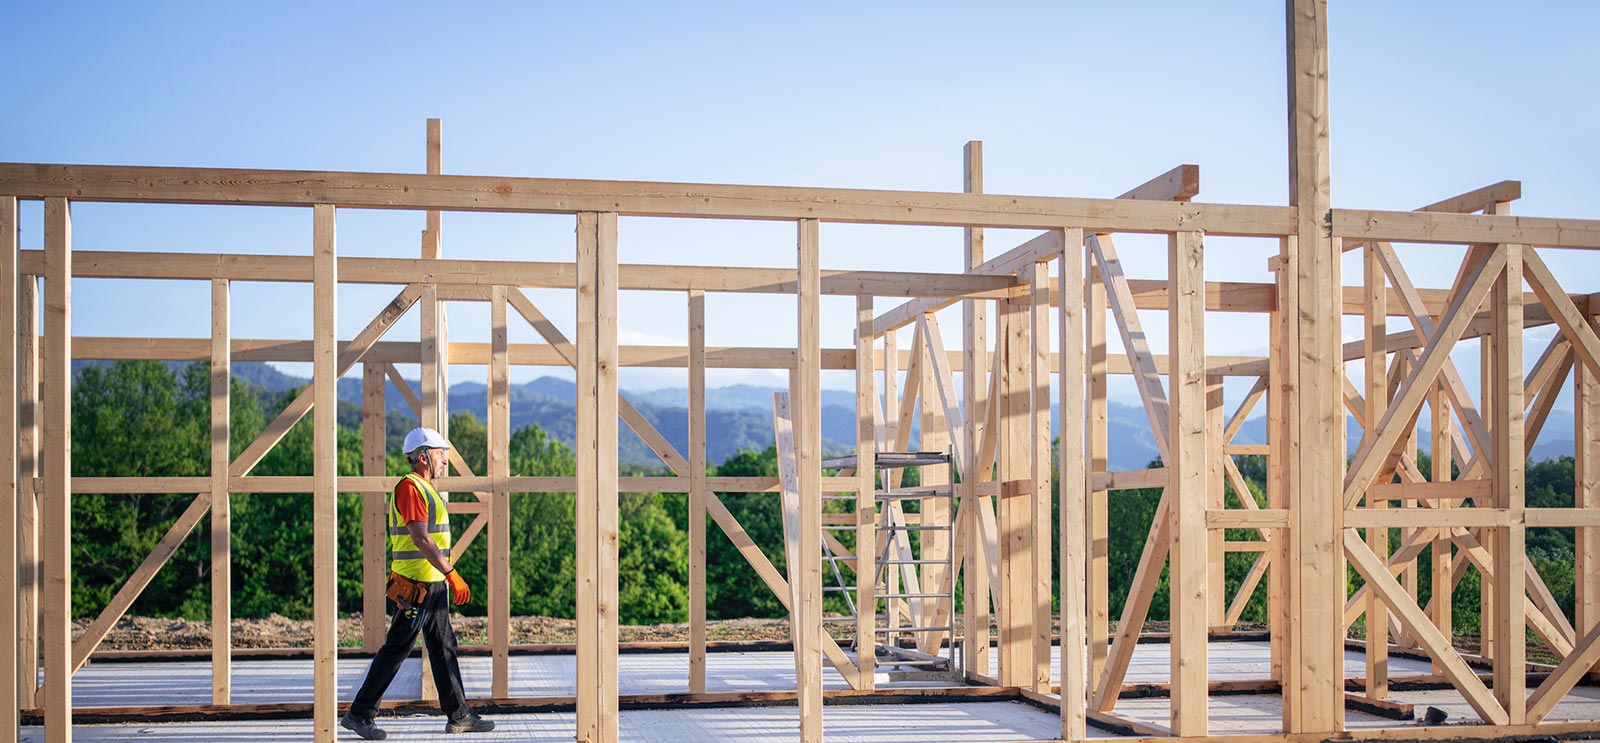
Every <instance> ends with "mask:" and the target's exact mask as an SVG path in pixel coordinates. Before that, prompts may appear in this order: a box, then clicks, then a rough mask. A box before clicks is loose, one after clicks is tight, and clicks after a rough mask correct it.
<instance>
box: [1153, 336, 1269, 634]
mask: <svg viewBox="0 0 1600 743" xmlns="http://www.w3.org/2000/svg"><path fill="white" fill-rule="evenodd" d="M1202 324H1204V323H1203V320H1202ZM1222 406H1223V395H1222V377H1220V376H1217V375H1214V374H1213V375H1207V376H1206V381H1205V410H1206V420H1205V431H1206V448H1207V449H1209V450H1210V451H1211V452H1212V454H1211V456H1209V457H1207V458H1206V462H1205V466H1206V473H1205V477H1206V510H1213V509H1215V510H1218V511H1220V510H1222V509H1224V508H1227V507H1228V504H1227V499H1226V498H1225V497H1223V496H1224V491H1223V477H1224V473H1223V466H1222V457H1224V456H1226V455H1225V454H1223V453H1222V427H1223V425H1224V421H1223V410H1222ZM1169 413H1170V411H1169ZM1238 495H1239V497H1240V498H1249V497H1250V494H1249V493H1239V494H1238ZM1226 536H1227V535H1226V533H1224V531H1223V530H1222V529H1208V530H1207V531H1206V594H1207V601H1206V621H1207V623H1208V624H1209V625H1210V627H1211V629H1212V630H1214V631H1217V632H1226V631H1227V630H1228V629H1229V626H1228V622H1227V617H1228V587H1227V570H1226V566H1227V552H1226V550H1227V545H1226V544H1225V542H1227V539H1226V538H1225V537H1226Z"/></svg>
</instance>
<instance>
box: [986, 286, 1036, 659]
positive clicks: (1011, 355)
mask: <svg viewBox="0 0 1600 743" xmlns="http://www.w3.org/2000/svg"><path fill="white" fill-rule="evenodd" d="M1024 271H1025V272H1027V273H1028V274H1030V275H1027V276H1022V277H1019V279H1020V280H1021V281H1022V282H1023V283H1025V284H1027V283H1032V279H1033V277H1032V275H1031V274H1032V272H1033V266H1032V265H1031V264H1030V265H1029V266H1027V267H1025V268H1024ZM1030 293H1031V292H1030ZM1031 305H1032V298H1031V297H1029V296H1023V297H1019V298H1012V299H1009V300H1007V301H1006V302H1005V310H1004V312H1003V313H1002V314H1001V315H1000V318H999V320H1000V332H999V343H1000V348H999V349H997V353H1001V354H1002V358H1003V366H1002V367H1001V372H1000V386H999V393H998V396H997V399H996V400H995V402H994V404H996V405H999V406H1000V408H999V413H1000V417H999V418H998V419H997V420H998V424H997V425H998V426H999V429H1000V430H999V431H996V433H997V434H998V435H999V436H1000V439H999V448H998V449H997V451H998V453H999V458H1000V477H999V480H1000V492H1001V497H1000V502H999V504H998V507H999V513H998V514H997V516H998V519H999V526H1000V531H999V535H1000V555H999V556H1000V586H1001V590H1000V595H1001V602H1002V604H1001V605H1002V609H1001V611H1000V684H1001V685H1002V686H1031V685H1032V684H1033V663H1034V655H1033V634H1034V633H1033V623H1034V597H1033V594H1034V587H1033V569H1034V563H1033V543H1034V539H1035V532H1034V529H1035V524H1034V518H1033V517H1034V516H1035V513H1036V509H1035V508H1034V505H1033V500H1034V498H1033V468H1032V456H1031V453H1032V446H1031V441H1030V439H1031V437H1032V436H1033V426H1032V421H1031V420H1030V418H1029V415H1030V412H1031V411H1030V407H1031V397H1032V395H1031V392H1032V388H1031V385H1032V376H1031V374H1030V372H1029V361H1031V359H1032V352H1031V350H1030V348H1029V345H1028V315H1029V310H1030V308H1031Z"/></svg>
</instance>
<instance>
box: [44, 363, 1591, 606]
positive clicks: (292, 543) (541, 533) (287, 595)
mask: <svg viewBox="0 0 1600 743" xmlns="http://www.w3.org/2000/svg"><path fill="white" fill-rule="evenodd" d="M209 392H210V378H209V369H208V368H207V366H206V365H205V364H201V363H196V364H189V365H186V366H173V365H168V364H163V363H159V362H116V363H113V364H106V365H95V366H86V367H83V368H82V369H80V371H79V373H78V375H77V378H76V381H75V384H74V387H73V428H72V447H73V453H72V470H73V474H74V476H77V477H100V476H116V477H158V476H169V477H170V476H180V477H182V476H187V477H196V476H204V475H206V474H207V472H208V468H209V464H208V462H209V451H210V439H209V431H208V428H209V422H210V412H209V411H210V399H209ZM292 397H293V393H292V392H290V393H282V394H271V393H267V392H265V391H263V390H261V389H260V388H256V387H253V386H251V385H248V384H246V383H244V382H241V381H240V380H237V379H235V380H234V383H233V389H232V402H233V405H232V410H231V411H230V417H231V420H232V426H233V428H232V440H231V443H232V448H233V453H234V455H237V454H238V453H239V451H241V450H242V449H243V448H244V447H245V446H246V445H247V444H248V443H249V442H250V441H252V440H253V439H254V438H255V436H256V435H257V434H258V433H259V432H260V431H261V429H262V428H263V426H265V425H266V423H267V422H269V421H270V420H271V419H272V418H273V417H274V416H275V415H276V414H277V412H278V411H279V410H281V409H282V408H283V407H284V406H285V405H287V403H288V401H289V400H290V399H292ZM314 415H315V413H313V416H314ZM338 415H339V418H340V421H341V425H340V427H339V437H338V440H339V455H338V457H339V460H338V461H339V472H340V474H341V475H358V474H360V472H361V432H360V430H359V428H358V426H359V421H360V411H359V409H357V408H356V406H355V405H353V404H351V403H342V405H341V410H340V411H338ZM313 416H308V417H307V418H306V419H305V420H302V421H301V422H300V423H299V424H298V425H296V426H295V427H294V428H293V429H292V430H290V432H289V433H288V435H287V436H285V437H284V439H283V441H282V442H281V443H279V444H278V445H277V446H276V447H274V448H273V450H272V451H271V452H270V453H269V454H268V455H267V456H266V457H265V458H264V459H262V461H261V463H260V464H259V465H257V466H256V468H255V469H254V470H253V471H252V473H251V474H252V475H310V474H311V473H312V447H311V441H312V429H311V423H312V419H313ZM414 425H416V420H415V419H414V418H407V417H406V416H404V415H402V414H399V413H393V412H391V413H390V414H389V421H388V427H389V431H388V433H389V438H390V440H391V443H392V442H395V441H398V439H399V437H400V436H403V435H404V433H405V431H406V430H407V429H409V427H411V426H414ZM450 438H451V441H452V443H453V444H454V445H455V446H456V448H457V449H459V450H460V452H461V454H462V456H463V458H464V459H465V460H466V462H467V464H468V465H469V466H471V467H472V468H473V470H474V471H475V472H483V471H486V470H487V466H486V459H487V456H486V455H487V431H486V429H485V427H484V424H483V423H482V422H481V421H478V420H476V419H475V418H473V417H472V416H471V415H467V414H458V415H455V416H453V417H452V418H451V422H450ZM389 449H390V450H389V451H388V465H387V466H388V471H389V474H390V475H393V476H396V477H398V476H399V475H401V474H403V473H404V472H405V469H406V467H405V461H404V458H403V457H402V456H401V455H400V453H399V451H398V447H397V446H394V445H391V446H390V447H389ZM1238 460H1239V463H1240V469H1241V471H1242V472H1243V474H1244V475H1245V478H1246V480H1247V481H1248V483H1249V485H1250V488H1251V491H1252V492H1251V494H1250V495H1251V497H1252V498H1254V499H1255V500H1256V502H1257V503H1258V504H1262V505H1264V503H1265V498H1264V495H1263V492H1262V487H1261V483H1262V482H1263V480H1264V475H1265V472H1264V463H1263V460H1262V458H1261V457H1251V456H1245V457H1239V458H1238ZM1154 464H1159V463H1154ZM510 465H511V472H512V473H513V474H514V475H528V476H540V475H544V476H559V475H571V474H573V473H574V471H575V468H576V467H575V461H574V457H573V453H572V451H571V449H570V448H569V447H567V446H566V445H565V444H562V443H561V442H559V441H557V440H555V439H554V438H552V437H551V436H549V435H548V434H547V433H546V432H545V431H543V430H541V429H540V428H539V427H537V426H533V425H530V426H525V427H523V428H520V429H518V430H517V431H515V432H513V433H512V436H511V442H510ZM1572 465H1573V463H1572V459H1571V458H1570V457H1563V458H1561V459H1556V460H1546V461H1543V462H1538V463H1533V464H1530V465H1529V467H1528V470H1527V477H1528V481H1527V500H1528V506H1529V507H1570V506H1571V505H1572V493H1573V466H1572ZM1420 468H1421V470H1422V472H1423V473H1424V474H1428V473H1429V470H1430V462H1429V461H1428V460H1427V458H1426V455H1424V456H1423V457H1422V461H1421V462H1420ZM1053 472H1054V469H1053V468H1052V475H1053ZM624 474H665V472H664V471H663V472H660V473H656V472H644V471H638V472H625V473H624ZM710 474H711V475H713V476H767V477H775V476H776V475H777V462H776V456H775V453H774V451H773V449H772V448H770V447H769V448H768V449H767V450H765V451H761V452H751V451H746V452H741V453H739V454H737V455H734V456H732V457H730V458H728V459H727V460H726V461H724V462H723V463H722V464H720V465H718V466H716V467H713V468H712V469H711V472H710ZM718 496H719V498H721V500H722V502H723V504H724V505H726V507H727V509H728V511H729V512H730V513H732V514H733V515H734V517H735V518H737V519H738V520H739V522H740V523H741V524H742V525H743V526H744V528H745V530H746V531H748V532H749V534H750V535H751V537H752V538H753V539H754V540H755V542H756V543H757V544H759V545H761V547H762V548H763V551H764V552H765V553H766V554H767V556H768V558H769V559H771V560H772V562H773V564H774V565H776V566H777V567H778V569H779V570H780V571H781V570H784V566H785V561H784V556H783V550H782V544H783V536H782V535H783V523H782V516H781V513H780V511H779V505H778V498H777V496H776V495H775V494H771V493H753V494H738V493H719V494H718ZM193 497H194V496H193V495H192V494H170V495H148V494H146V495H88V494H81V495H77V496H74V497H73V501H72V515H73V523H72V579H73V601H72V608H73V614H74V615H75V616H78V617H93V616H95V615H97V614H98V613H99V612H100V610H101V609H102V608H103V607H104V606H105V605H106V604H107V603H108V602H109V601H110V599H111V597H112V596H113V595H114V594H115V592H116V590H117V589H118V587H120V586H121V585H122V583H123V582H124V581H125V579H126V578H127V576H128V575H130V574H131V573H132V572H133V570H134V569H135V568H136V567H137V566H138V565H139V563H140V562H141V561H142V560H143V559H144V557H145V556H146V555H147V554H149V552H150V551H151V549H153V548H154V547H155V545H156V542H157V541H158V540H160V539H161V537H162V535H163V534H164V533H165V532H166V530H167V529H168V527H170V526H171V525H172V523H173V522H174V521H176V519H177V518H178V516H179V514H180V513H182V511H183V510H184V508H185V507H187V506H188V504H189V502H190V501H191V500H192V499H193ZM457 497H458V498H459V496H457ZM1228 497H1229V499H1230V502H1232V500H1231V499H1232V497H1233V496H1232V494H1231V488H1230V492H1229V495H1228ZM1159 498H1160V491H1159V490H1136V491H1119V492H1117V493H1115V494H1113V495H1112V497H1111V498H1110V506H1109V508H1110V513H1109V522H1110V524H1111V525H1112V528H1111V533H1110V543H1109V545H1108V549H1109V558H1108V559H1109V573H1110V576H1111V583H1112V585H1111V597H1110V600H1111V612H1112V616H1113V617H1115V616H1117V615H1118V614H1119V613H1120V610H1121V606H1122V603H1123V601H1124V600H1125V599H1126V595H1127V591H1128V588H1129V585H1128V584H1129V580H1130V578H1131V576H1132V575H1133V573H1134V569H1135V567H1136V566H1137V564H1138V560H1139V555H1140V552H1141V550H1142V548H1143V546H1144V540H1145V537H1146V535H1147V534H1148V533H1149V532H1148V530H1149V525H1150V523H1151V520H1152V519H1153V517H1154V514H1155V509H1156V504H1157V501H1158V500H1159ZM361 502H362V496H361V495H360V494H356V493H342V494H340V495H339V604H340V611H341V612H358V611H360V610H361V606H362V583H361V549H362V539H361V533H360V527H361ZM231 503H232V510H233V514H232V545H233V546H232V550H233V563H232V564H233V568H232V569H233V575H232V583H233V613H234V616H235V617H238V618H254V617H264V616H267V615H269V614H280V615H284V616H287V617H290V618H302V619H303V618H309V617H310V616H311V595H312V587H311V569H312V544H311V496H310V495H309V494H284V495H278V494H234V495H232V497H231ZM827 505H828V508H829V510H837V511H841V512H842V511H844V510H845V508H846V504H845V503H842V502H838V501H830V502H828V504H827ZM913 508H914V505H913ZM619 514H620V527H621V532H620V538H621V543H620V565H619V592H620V597H619V598H620V603H621V617H620V618H621V620H622V622H623V623H626V624H657V623H669V622H683V621H686V620H687V616H688V502H687V496H686V495H684V494H681V493H665V494H657V493H624V494H622V495H621V497H620V504H619ZM469 522H470V517H457V518H456V519H453V526H454V527H455V531H456V534H457V536H458V537H459V535H460V533H461V531H462V530H464V529H465V528H466V526H467V524H468V523H469ZM1058 523H1059V521H1058V519H1056V518H1052V519H1051V524H1052V530H1054V529H1055V528H1056V526H1055V525H1056V524H1058ZM209 528H210V520H209V519H203V520H202V521H201V523H200V525H199V526H197V527H196V528H195V530H194V531H193V532H192V533H191V534H190V535H189V536H188V537H187V538H186V539H185V540H184V542H183V545H182V546H181V547H180V548H179V549H178V551H177V552H176V554H174V555H173V557H172V559H171V560H170V561H169V562H168V563H167V565H166V566H165V567H164V568H163V569H162V570H161V572H160V573H159V574H158V575H157V576H156V577H155V579H154V580H153V581H152V582H151V583H150V586H149V588H148V589H146V590H145V592H144V594H143V595H142V596H141V597H140V598H139V599H138V601H136V602H135V603H134V605H133V607H132V609H131V610H130V613H133V614H137V615H143V616H181V617H184V618H188V619H205V618H207V617H208V616H209V613H210V601H211V599H210V595H211V578H210V575H209V571H210V535H209ZM707 534H708V538H707V552H708V556H707V567H706V593H707V614H708V615H709V616H710V617H711V618H713V619H719V618H737V617H776V616H782V615H783V607H782V604H780V603H779V601H778V599H777V597H776V596H774V595H773V594H772V592H771V591H770V590H768V589H767V587H766V585H765V584H764V583H762V582H761V580H760V578H759V577H758V576H757V575H756V574H755V571H754V570H752V569H751V568H750V567H749V565H748V564H747V562H746V561H745V558H744V557H743V556H742V555H741V554H740V553H739V552H738V550H737V549H735V548H734V546H733V544H732V543H731V542H730V541H729V540H728V539H727V538H726V537H724V536H723V535H722V533H721V531H720V530H719V529H718V527H717V525H716V524H715V523H709V524H708V526H707ZM510 535H511V612H512V614H514V615H542V616H552V617H569V618H570V617H572V616H573V612H574V586H575V583H574V568H575V565H574V553H575V545H574V537H575V532H574V502H573V495H572V494H571V493H521V494H516V495H514V496H513V497H512V499H511V526H510ZM840 536H841V539H842V540H843V541H845V543H846V544H847V545H850V546H852V547H853V544H852V543H853V541H854V540H853V538H852V535H850V534H848V533H841V534H840ZM1228 538H1229V539H1231V540H1251V539H1257V538H1259V537H1258V536H1257V535H1256V534H1255V532H1253V531H1248V530H1233V531H1230V532H1229V533H1228ZM1399 538H1400V537H1399V533H1398V532H1395V533H1394V534H1393V536H1392V537H1391V539H1392V541H1393V542H1394V544H1396V545H1398V543H1399ZM1573 539H1574V538H1573V530H1572V529H1570V528H1568V529H1530V530H1528V540H1527V542H1528V554H1529V558H1530V560H1531V561H1532V562H1533V564H1534V565H1535V566H1536V567H1537V568H1538V569H1539V571H1540V573H1541V574H1542V575H1543V576H1544V579H1545V581H1546V582H1547V583H1548V584H1549V586H1550V589H1551V591H1552V593H1553V594H1554V595H1555V598H1556V600H1557V602H1558V603H1559V604H1560V605H1561V606H1562V608H1563V609H1564V610H1565V611H1566V612H1567V613H1568V616H1569V617H1570V616H1571V613H1572V610H1573V594H1574V583H1573V561H1574V557H1573V556H1574V549H1573ZM485 543H486V542H484V541H483V539H482V538H480V540H479V542H478V546H474V547H473V548H472V550H471V551H470V553H469V554H468V555H467V556H466V557H465V558H464V559H463V560H462V561H461V562H460V563H459V567H460V570H461V572H462V574H463V575H464V576H465V577H466V579H467V581H468V582H469V583H470V584H471V585H473V586H474V588H475V589H478V590H475V591H474V595H473V599H472V601H471V602H470V603H469V604H467V605H466V606H465V607H463V609H462V610H463V612H464V613H466V614H482V613H484V611H485V608H486V607H485V598H486V596H487V593H488V592H487V591H484V590H481V587H482V586H484V584H485V573H486V564H485V560H484V555H485V551H484V549H483V547H482V546H481V545H482V544H485ZM1429 558H1430V554H1429V553H1428V552H1427V551H1424V553H1423V555H1422V558H1421V560H1422V562H1421V563H1420V564H1421V565H1423V566H1426V565H1428V564H1429V563H1428V560H1429ZM1254 559H1255V554H1254V553H1246V552H1230V553H1228V555H1227V588H1228V596H1229V597H1230V598H1231V597H1232V595H1233V594H1234V592H1236V591H1237V587H1238V585H1239V584H1240V582H1241V581H1242V580H1243V578H1244V576H1245V574H1246V573H1247V572H1248V571H1249V569H1250V565H1251V563H1252V562H1253V561H1254ZM847 575H848V574H847ZM1430 577H1431V576H1430V571H1429V570H1427V569H1426V568H1425V567H1424V569H1422V570H1420V571H1419V575H1418V584H1419V585H1418V592H1419V595H1420V597H1421V600H1422V601H1423V602H1424V603H1425V602H1426V601H1427V600H1428V599H1429V597H1430V596H1431V593H1432V586H1431V585H1430ZM1350 584H1351V588H1350V590H1351V591H1354V590H1355V589H1356V588H1357V587H1359V586H1360V584H1361V580H1360V577H1359V576H1356V575H1355V574H1354V573H1353V572H1352V575H1351V581H1350ZM1263 586H1264V584H1263ZM957 595H958V596H959V595H960V594H959V592H958V594H957ZM836 602H837V605H835V603H836ZM828 608H829V609H830V610H832V611H844V610H845V607H844V605H843V602H842V600H841V599H840V598H839V597H838V596H836V595H835V596H831V597H829V605H828ZM1265 613H1266V592H1265V588H1264V587H1262V588H1258V589H1257V591H1256V595H1255V597H1254V598H1253V599H1252V600H1251V601H1250V603H1249V605H1248V606H1247V608H1246V610H1245V612H1244V615H1243V619H1244V620H1246V621H1261V620H1263V618H1264V617H1265ZM1478 614H1479V582H1478V575H1477V573H1476V571H1473V570H1469V571H1468V572H1467V574H1466V576H1465V577H1464V578H1463V579H1462V580H1461V583H1460V585H1458V586H1457V588H1456V591H1455V593H1454V617H1455V622H1456V628H1457V630H1458V631H1461V632H1474V631H1476V629H1477V626H1478ZM1167 615H1168V600H1167V586H1166V575H1165V573H1163V575H1162V578H1161V586H1160V589H1159V591H1158V594H1157V596H1156V597H1155V600H1154V601H1153V602H1152V604H1151V608H1150V619H1152V620H1164V619H1166V618H1167Z"/></svg>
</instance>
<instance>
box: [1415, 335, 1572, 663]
mask: <svg viewBox="0 0 1600 743" xmlns="http://www.w3.org/2000/svg"><path fill="white" fill-rule="evenodd" d="M1435 327H1437V325H1435ZM1428 394H1429V399H1430V400H1431V401H1432V402H1431V403H1430V404H1429V408H1430V410H1431V412H1432V414H1433V423H1432V425H1431V430H1430V433H1431V437H1432V442H1431V443H1432V448H1431V449H1430V452H1429V454H1430V455H1431V456H1432V457H1433V481H1434V482H1449V481H1450V477H1451V472H1450V463H1451V454H1450V444H1451V439H1452V436H1451V432H1452V430H1453V429H1454V427H1455V421H1454V420H1453V419H1451V417H1450V405H1449V397H1447V396H1446V394H1445V389H1444V385H1442V384H1440V385H1436V386H1435V387H1434V388H1433V391H1432V392H1430V393H1428ZM1580 407H1581V406H1580ZM1579 448H1582V444H1579ZM1440 506H1442V507H1449V503H1448V502H1445V503H1441V504H1440ZM1451 544H1452V540H1451V539H1450V537H1449V535H1448V534H1445V533H1441V534H1440V535H1439V537H1437V538H1436V539H1434V540H1433V546H1432V548H1431V552H1432V557H1433V574H1432V579H1433V580H1432V584H1433V600H1432V606H1433V625H1434V626H1435V627H1437V628H1438V629H1439V632H1441V633H1442V634H1443V635H1444V636H1445V637H1446V638H1453V637H1454V636H1455V629H1454V622H1455V620H1454V618H1453V617H1452V616H1451V609H1452V608H1453V606H1452V605H1453V604H1454V603H1455V599H1454V598H1453V594H1454V591H1453V589H1454V588H1455V577H1454V576H1453V575H1452V570H1451V559H1452V555H1451ZM1580 585H1581V584H1580ZM1580 590H1581V589H1580ZM1433 672H1434V673H1436V674H1442V673H1443V672H1444V668H1443V665H1442V664H1440V663H1439V662H1438V661H1434V663H1433Z"/></svg>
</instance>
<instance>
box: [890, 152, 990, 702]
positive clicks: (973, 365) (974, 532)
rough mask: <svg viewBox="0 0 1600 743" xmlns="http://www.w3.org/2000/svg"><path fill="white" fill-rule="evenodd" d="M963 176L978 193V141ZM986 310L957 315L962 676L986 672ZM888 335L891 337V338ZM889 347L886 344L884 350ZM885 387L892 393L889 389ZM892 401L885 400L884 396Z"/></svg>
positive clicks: (974, 244) (968, 237)
mask: <svg viewBox="0 0 1600 743" xmlns="http://www.w3.org/2000/svg"><path fill="white" fill-rule="evenodd" d="M965 166H966V167H965V177H964V178H963V188H964V190H965V191H966V192H967V193H982V192H983V142H981V141H978V140H973V141H970V142H968V143H967V145H966V148H965ZM963 232H964V238H965V239H964V243H965V245H964V248H965V252H966V256H965V257H966V263H967V268H968V269H969V270H970V269H971V268H973V267H975V266H978V265H980V264H982V263H983V261H984V257H983V250H984V248H983V228H982V227H968V228H965V229H964V230H963ZM988 309H989V305H988V302H987V301H986V300H973V299H968V300H965V301H963V302H962V303H961V317H962V347H963V355H962V372H961V388H962V400H963V404H962V407H963V409H964V410H965V411H966V424H967V425H966V430H965V431H963V432H962V435H963V436H965V437H966V441H965V444H966V447H965V448H966V452H967V458H966V460H965V461H963V462H960V463H959V465H960V467H961V516H960V518H961V519H962V520H963V521H965V522H966V526H967V531H966V537H967V540H966V544H965V545H963V546H962V549H963V550H964V551H965V552H966V563H965V568H964V570H963V572H962V589H963V590H962V597H963V601H962V603H963V611H962V622H961V623H962V626H963V628H964V629H963V632H964V634H965V635H966V641H965V642H964V643H963V646H962V650H963V652H964V653H965V655H966V657H965V658H964V660H965V668H966V670H967V673H969V674H971V673H981V674H984V675H988V673H989V621H990V609H989V564H988V562H989V558H988V549H987V548H986V546H985V544H984V538H983V530H982V529H980V528H979V518H978V512H979V510H980V509H981V508H982V500H983V497H982V496H979V495H978V492H977V487H976V486H977V483H978V481H979V480H981V479H983V478H982V477H981V476H980V475H981V473H980V472H979V468H980V466H981V465H979V463H978V450H979V449H980V448H981V445H982V442H983V435H984V431H983V428H984V421H985V420H986V414H987V410H988V406H989V400H988V396H989V385H988V382H987V380H985V379H984V376H985V374H984V370H985V369H988V368H989V363H988V355H989V339H988V322H989V320H988ZM891 335H892V334H891ZM890 348H891V349H892V346H891V347H890ZM886 389H888V390H890V391H891V392H892V390H893V389H894V388H893V387H887V388H886ZM889 399H890V400H893V397H892V396H891V397H890V398H889Z"/></svg>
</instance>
